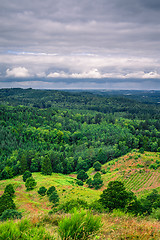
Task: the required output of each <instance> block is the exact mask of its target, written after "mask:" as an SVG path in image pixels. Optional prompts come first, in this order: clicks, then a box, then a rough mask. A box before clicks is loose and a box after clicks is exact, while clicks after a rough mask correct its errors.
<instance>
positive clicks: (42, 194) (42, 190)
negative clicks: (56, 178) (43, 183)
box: [38, 187, 47, 196]
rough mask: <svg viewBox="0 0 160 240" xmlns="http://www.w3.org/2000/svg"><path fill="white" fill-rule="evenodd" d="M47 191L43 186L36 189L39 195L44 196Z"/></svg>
mask: <svg viewBox="0 0 160 240" xmlns="http://www.w3.org/2000/svg"><path fill="white" fill-rule="evenodd" d="M46 192H47V189H46V188H45V187H40V188H39V190H38V193H39V194H40V195H41V196H44V195H45V194H46Z"/></svg>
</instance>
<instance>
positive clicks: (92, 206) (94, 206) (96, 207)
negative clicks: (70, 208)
mask: <svg viewBox="0 0 160 240" xmlns="http://www.w3.org/2000/svg"><path fill="white" fill-rule="evenodd" d="M88 208H89V209H91V210H92V211H95V212H99V213H102V212H107V209H105V208H104V206H103V204H102V203H101V202H100V201H98V200H96V201H94V202H92V203H91V204H89V206H88Z"/></svg>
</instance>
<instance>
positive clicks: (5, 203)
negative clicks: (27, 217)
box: [0, 193, 16, 215]
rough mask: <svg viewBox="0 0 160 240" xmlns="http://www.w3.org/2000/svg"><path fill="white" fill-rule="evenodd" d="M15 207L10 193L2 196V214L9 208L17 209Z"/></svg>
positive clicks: (0, 212) (0, 209)
mask: <svg viewBox="0 0 160 240" xmlns="http://www.w3.org/2000/svg"><path fill="white" fill-rule="evenodd" d="M15 208H16V206H15V203H14V201H13V199H12V197H11V196H10V194H8V193H4V194H3V195H2V196H1V197H0V215H2V213H3V212H4V211H5V210H7V209H15Z"/></svg>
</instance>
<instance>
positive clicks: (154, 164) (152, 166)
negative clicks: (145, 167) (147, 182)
mask: <svg viewBox="0 0 160 240" xmlns="http://www.w3.org/2000/svg"><path fill="white" fill-rule="evenodd" d="M159 166H160V164H156V163H152V164H151V165H150V166H149V169H154V170H156V169H157V168H158V167H159Z"/></svg>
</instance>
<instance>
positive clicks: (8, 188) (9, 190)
mask: <svg viewBox="0 0 160 240" xmlns="http://www.w3.org/2000/svg"><path fill="white" fill-rule="evenodd" d="M4 193H8V194H9V195H10V196H11V197H13V195H14V193H15V191H14V188H13V185H12V184H8V185H7V186H6V187H5V189H4Z"/></svg>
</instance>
